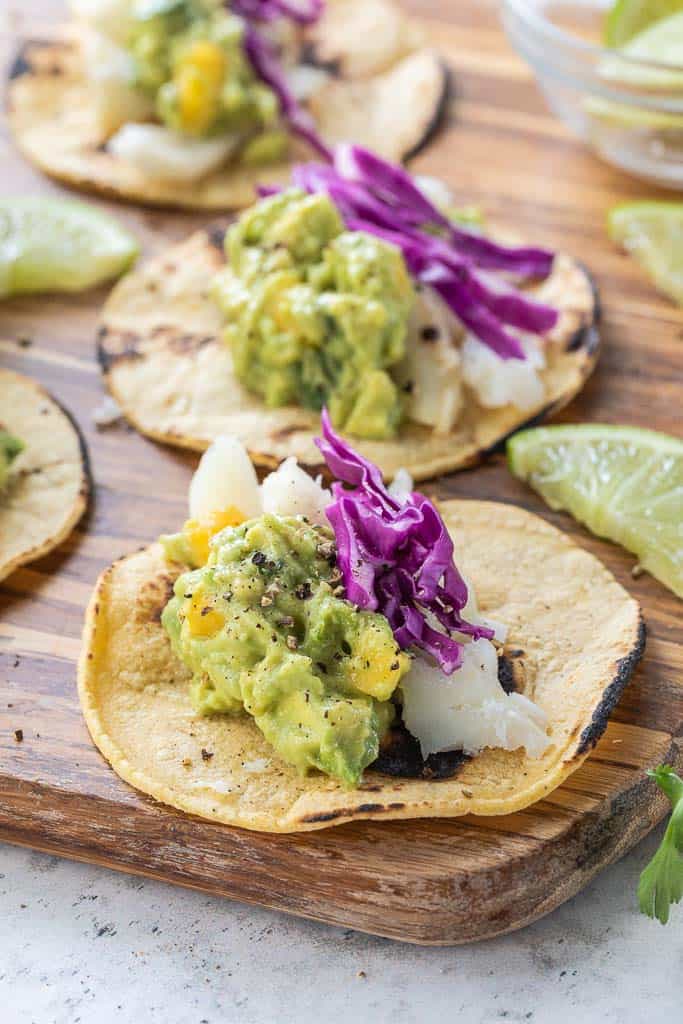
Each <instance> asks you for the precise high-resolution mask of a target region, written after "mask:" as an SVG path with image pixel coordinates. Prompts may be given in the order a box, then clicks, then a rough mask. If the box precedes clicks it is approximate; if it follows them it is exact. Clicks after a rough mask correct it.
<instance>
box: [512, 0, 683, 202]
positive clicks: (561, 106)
mask: <svg viewBox="0 0 683 1024" xmlns="http://www.w3.org/2000/svg"><path fill="white" fill-rule="evenodd" d="M611 7H612V3H611V2H610V0H602V2H600V0H568V2H565V3H562V2H561V0H503V24H504V26H505V31H506V32H507V35H508V37H509V39H510V42H511V43H512V45H513V47H514V48H515V50H516V51H517V53H518V54H519V55H520V56H521V57H523V58H524V60H525V61H526V62H527V63H528V64H529V65H530V67H531V68H532V70H533V72H534V74H535V76H536V79H537V81H538V84H539V86H540V88H541V90H542V91H543V94H544V95H545V98H546V100H547V102H548V104H549V106H550V108H551V109H552V110H553V111H554V113H555V114H557V115H558V117H560V118H561V119H562V120H563V121H564V123H565V124H566V125H567V126H568V127H569V128H570V129H571V130H572V131H573V132H574V133H575V134H576V135H578V136H579V137H580V138H582V139H583V140H584V141H585V142H587V143H588V145H589V146H591V147H592V149H593V150H594V151H595V152H596V153H597V154H598V155H599V156H601V157H602V158H603V159H605V160H607V161H608V162H609V163H611V164H614V165H615V166H617V167H619V168H621V169H622V170H624V171H628V172H629V173H630V174H634V175H636V176H637V177H639V178H644V179H645V180H647V181H651V182H654V183H656V184H658V185H663V186H665V187H667V188H676V189H683V61H682V62H681V65H680V66H674V65H671V64H663V63H659V62H656V61H649V60H641V59H636V58H634V57H627V56H624V55H622V54H621V53H620V52H619V51H618V50H611V49H607V48H606V47H604V46H602V45H601V39H602V28H603V24H604V18H605V15H606V12H607V11H609V10H610V8H611Z"/></svg>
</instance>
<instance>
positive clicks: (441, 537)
mask: <svg viewBox="0 0 683 1024" xmlns="http://www.w3.org/2000/svg"><path fill="white" fill-rule="evenodd" d="M322 433H323V436H322V438H318V439H317V440H316V444H317V445H318V448H319V449H320V451H321V452H322V454H323V457H324V459H325V461H326V463H327V465H328V467H329V469H330V471H331V472H332V473H333V474H334V475H335V476H336V477H337V481H338V482H336V483H334V484H333V485H332V494H333V498H334V500H333V502H332V504H331V505H330V506H329V507H328V508H327V509H326V513H327V517H328V519H329V520H330V523H331V524H332V528H333V530H334V534H335V538H336V542H337V564H338V566H339V569H340V571H341V574H342V579H343V583H344V587H345V589H346V596H347V598H348V599H349V601H352V602H353V603H354V604H355V605H357V606H358V607H359V608H367V609H370V610H372V611H379V612H381V614H382V615H384V616H385V617H386V618H387V619H388V621H389V623H390V625H391V628H392V630H393V632H394V636H395V637H396V642H397V643H398V644H399V646H400V647H401V648H403V649H404V650H406V649H408V648H410V647H416V648H419V649H420V650H422V651H425V652H426V653H427V654H429V655H431V657H433V658H434V659H435V660H436V661H437V662H438V664H439V665H440V666H441V668H442V669H443V671H444V672H445V673H446V674H448V675H450V674H451V673H452V672H454V671H455V670H456V669H457V668H459V667H460V665H461V664H462V643H461V642H459V641H458V640H456V639H455V637H454V636H453V635H452V634H453V633H464V634H466V635H467V636H471V637H473V638H474V639H480V638H482V637H485V638H486V639H488V640H490V639H492V637H493V631H492V630H490V629H487V628H486V627H484V626H477V625H473V624H471V623H468V622H466V621H465V620H464V619H463V618H462V617H461V614H460V613H461V612H462V609H463V608H464V607H465V605H466V603H467V585H466V583H465V581H464V580H463V578H462V576H461V575H460V573H459V572H458V570H457V568H456V567H455V563H454V561H453V541H452V540H451V538H450V535H449V533H448V531H447V529H446V527H445V525H444V522H443V520H442V518H441V516H440V515H439V513H438V511H437V510H436V508H435V507H434V505H433V504H432V503H431V501H429V499H428V498H426V497H425V496H424V495H423V494H419V493H417V492H414V493H413V494H411V495H410V496H409V497H408V498H407V499H406V500H405V501H403V502H401V501H398V500H397V499H396V498H394V497H393V496H392V495H391V494H390V493H389V491H388V490H387V489H386V487H385V486H384V482H383V480H382V474H381V472H380V470H379V469H378V467H377V466H375V465H373V463H372V462H368V460H367V459H364V458H363V457H362V456H361V455H359V454H358V453H357V452H355V451H354V450H353V449H352V448H351V447H350V446H349V445H347V444H346V443H345V442H344V441H343V440H342V439H341V438H340V437H339V436H338V435H337V434H335V432H334V431H333V429H332V426H331V424H330V418H329V415H328V413H327V410H326V409H324V410H323V414H322Z"/></svg>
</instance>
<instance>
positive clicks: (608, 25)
mask: <svg viewBox="0 0 683 1024" xmlns="http://www.w3.org/2000/svg"><path fill="white" fill-rule="evenodd" d="M681 10H683V0H617V3H615V4H614V6H613V7H612V9H611V11H610V12H609V14H608V15H607V17H606V19H605V28H604V33H603V40H604V43H605V46H611V47H613V48H614V49H617V48H619V47H622V46H624V45H625V44H626V43H628V42H629V40H630V39H633V37H634V36H637V35H638V34H639V33H641V32H643V31H644V30H645V29H646V28H649V26H650V25H652V24H653V23H655V22H657V21H661V20H662V19H663V18H668V17H669V16H670V15H672V14H677V13H678V11H681Z"/></svg>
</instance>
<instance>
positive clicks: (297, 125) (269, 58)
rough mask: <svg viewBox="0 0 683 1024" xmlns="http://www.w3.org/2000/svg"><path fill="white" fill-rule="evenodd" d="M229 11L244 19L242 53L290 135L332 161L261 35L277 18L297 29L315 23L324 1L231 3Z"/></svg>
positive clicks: (246, 0)
mask: <svg viewBox="0 0 683 1024" xmlns="http://www.w3.org/2000/svg"><path fill="white" fill-rule="evenodd" d="M230 6H231V9H232V10H233V11H234V12H235V13H236V14H238V15H240V17H242V18H244V20H245V23H246V26H245V30H244V52H245V53H246V55H247V58H248V60H249V63H250V64H251V66H252V68H253V69H254V72H255V73H256V74H257V75H258V77H259V78H260V79H261V81H262V82H265V84H266V85H267V86H268V87H269V88H270V89H272V90H273V92H274V93H275V95H276V96H277V98H278V101H279V104H280V111H281V113H282V115H283V117H284V118H285V120H286V121H287V123H288V124H289V127H290V128H291V130H292V132H294V134H295V135H298V136H299V138H301V139H303V140H304V141H305V142H307V143H308V145H309V146H311V148H312V149H313V150H314V151H315V152H316V153H318V154H319V155H320V156H322V157H323V159H324V160H331V159H332V152H331V150H330V149H329V148H328V147H327V146H326V145H325V143H324V142H323V140H322V139H321V137H320V136H319V135H318V132H317V129H316V127H315V121H314V120H313V118H312V117H311V115H310V114H309V113H308V111H307V110H305V109H304V108H303V107H302V106H301V104H300V103H299V102H298V100H297V99H296V97H295V96H294V95H293V93H292V90H291V89H290V87H289V85H288V83H287V78H286V76H285V73H284V71H283V70H282V65H281V64H280V60H279V57H278V53H277V49H276V47H275V46H274V44H273V43H272V42H271V40H270V39H269V38H268V37H267V36H266V35H264V34H263V32H262V31H260V26H261V25H263V24H267V23H268V22H271V21H276V20H277V19H278V18H289V19H290V20H291V21H295V22H297V23H298V24H300V25H309V24H312V23H313V22H315V21H317V20H318V18H319V17H320V14H321V13H322V9H323V7H324V0H233V2H232V3H231V5H230Z"/></svg>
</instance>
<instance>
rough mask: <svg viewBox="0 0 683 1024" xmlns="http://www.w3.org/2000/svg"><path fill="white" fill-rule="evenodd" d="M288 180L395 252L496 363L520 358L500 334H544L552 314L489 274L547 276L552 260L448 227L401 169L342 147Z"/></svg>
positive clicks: (515, 344) (515, 342)
mask: <svg viewBox="0 0 683 1024" xmlns="http://www.w3.org/2000/svg"><path fill="white" fill-rule="evenodd" d="M292 180H293V183H294V184H295V185H297V186H298V187H299V188H302V189H304V190H305V191H307V192H326V193H327V194H328V195H329V196H330V198H331V199H332V201H333V202H334V204H335V206H336V207H337V209H338V210H339V212H340V213H341V216H342V218H343V219H344V223H345V224H346V227H347V228H348V229H349V230H351V231H365V232H367V233H368V234H372V235H376V236H377V237H378V238H382V239H383V240H384V241H386V242H389V243H390V244H392V245H396V246H398V248H399V249H401V251H402V253H403V256H404V259H405V261H406V265H407V267H408V269H409V270H410V273H411V274H412V275H413V277H414V278H415V279H416V280H418V281H421V282H422V283H423V284H426V285H429V286H430V287H431V288H433V289H434V290H435V291H437V292H438V293H439V295H440V296H441V297H442V298H443V299H444V301H445V302H446V304H447V305H448V306H449V307H450V309H451V310H452V311H453V312H454V313H455V314H456V316H457V317H458V318H459V319H460V320H461V321H462V322H463V324H464V325H465V326H466V327H467V328H468V329H469V330H470V331H472V332H473V334H475V335H476V336H477V337H478V338H479V340H480V341H482V342H483V343H484V344H485V345H488V346H489V347H490V348H491V349H493V351H494V352H496V353H497V354H498V355H499V356H500V357H501V358H503V359H524V358H526V357H525V352H524V348H523V347H522V345H521V343H520V341H519V339H518V338H516V337H515V336H514V335H513V334H512V333H510V331H509V330H506V327H515V328H517V329H519V330H522V331H528V332H529V333H531V334H537V335H544V334H547V333H548V331H550V330H552V328H553V327H554V326H555V324H556V323H557V320H558V313H557V311H556V310H555V309H552V308H551V307H550V306H546V305H543V304H542V303H540V302H536V301H535V300H534V299H531V298H529V297H528V296H526V295H524V294H523V293H522V292H520V291H519V290H518V289H516V288H515V287H514V286H513V284H512V283H510V282H508V281H506V280H505V278H501V277H500V276H497V275H495V274H494V272H496V271H497V272H499V273H500V272H503V273H508V274H510V273H511V274H514V275H516V276H517V277H523V278H528V277H539V278H543V277H547V276H548V274H549V273H550V271H551V269H552V265H553V260H554V255H553V253H551V252H546V251H545V250H544V249H536V248H530V247H527V248H510V247H508V246H504V245H499V244H498V243H497V242H493V241H491V240H490V239H488V238H484V237H482V236H481V235H477V234H475V233H474V232H472V231H468V230H467V229H466V228H463V227H461V226H459V225H457V224H454V223H453V222H452V221H451V220H449V218H448V217H447V216H446V215H445V214H444V213H442V212H441V211H440V210H438V209H437V207H435V206H434V204H433V203H432V202H431V201H430V200H429V199H428V197H427V196H425V195H424V194H423V193H422V192H421V191H420V189H419V188H418V187H417V185H416V184H415V182H414V181H413V180H412V178H411V177H410V175H409V174H408V173H407V172H406V171H404V170H403V168H402V167H397V166H395V165H393V164H390V163H387V162H386V161H385V160H382V159H380V158H379V157H378V156H376V155H375V154H374V153H371V152H369V150H366V149H363V148H362V147H360V146H351V145H341V146H338V147H337V148H336V149H335V151H334V154H333V160H332V164H331V165H329V164H327V165H326V164H301V165H299V166H298V167H295V168H294V172H293V175H292Z"/></svg>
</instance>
